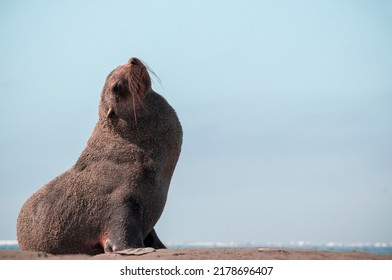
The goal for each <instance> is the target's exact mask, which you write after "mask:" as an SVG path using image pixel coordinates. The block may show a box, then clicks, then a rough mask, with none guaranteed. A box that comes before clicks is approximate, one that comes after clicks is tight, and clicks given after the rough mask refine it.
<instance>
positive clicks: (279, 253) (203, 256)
mask: <svg viewBox="0 0 392 280" xmlns="http://www.w3.org/2000/svg"><path fill="white" fill-rule="evenodd" d="M137 254H139V253H138V252H136V255H119V254H99V255H95V256H89V255H51V254H47V253H43V252H29V251H12V250H3V251H0V260H392V255H376V254H370V253H365V252H336V251H323V250H299V249H285V248H218V249H217V248H200V249H166V250H154V251H153V252H150V253H146V254H143V252H142V253H141V254H140V255H137Z"/></svg>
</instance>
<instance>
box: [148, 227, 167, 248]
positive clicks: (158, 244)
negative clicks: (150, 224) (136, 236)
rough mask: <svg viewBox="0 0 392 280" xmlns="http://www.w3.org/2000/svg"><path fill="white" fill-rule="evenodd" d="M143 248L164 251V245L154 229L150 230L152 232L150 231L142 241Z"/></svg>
mask: <svg viewBox="0 0 392 280" xmlns="http://www.w3.org/2000/svg"><path fill="white" fill-rule="evenodd" d="M144 246H146V247H153V248H155V249H166V246H165V244H163V243H162V241H161V240H160V239H159V237H158V235H157V234H156V232H155V230H154V229H152V231H150V233H149V234H147V236H146V238H145V239H144Z"/></svg>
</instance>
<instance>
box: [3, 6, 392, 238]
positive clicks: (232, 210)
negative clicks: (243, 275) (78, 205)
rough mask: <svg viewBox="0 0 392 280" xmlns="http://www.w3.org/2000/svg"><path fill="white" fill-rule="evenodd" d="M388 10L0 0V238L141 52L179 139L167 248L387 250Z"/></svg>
mask: <svg viewBox="0 0 392 280" xmlns="http://www.w3.org/2000/svg"><path fill="white" fill-rule="evenodd" d="M391 14H392V3H391V2H390V1H381V0H376V1H349V0H344V1H338V0H332V1H304V0H300V1H250V0H241V1H218V0H217V1H180V0H177V1H175V0H172V1H158V0H157V1H148V0H147V1H116V0H111V1H4V0H1V1H0V40H1V44H0V98H1V107H2V109H1V110H0V131H1V137H0V153H1V157H0V240H15V239H16V219H17V215H18V213H19V210H20V208H21V206H22V205H23V203H24V202H25V201H26V199H27V198H28V197H29V196H30V195H32V193H34V192H35V191H36V190H37V189H38V188H40V187H41V186H43V185H44V184H46V183H47V182H49V181H50V180H51V179H53V178H54V177H55V176H57V175H59V174H61V173H62V172H64V171H65V170H66V169H68V168H69V167H71V166H72V165H73V164H74V163H75V161H76V160H77V158H78V157H79V155H80V153H81V151H82V150H83V149H84V147H85V145H86V142H87V140H88V138H89V136H90V134H91V132H92V129H93V127H94V125H95V123H96V122H97V120H98V102H99V95H100V93H101V89H102V87H103V84H104V81H105V78H106V76H107V75H108V74H109V73H110V72H111V71H112V70H113V69H114V68H115V67H117V66H118V65H121V64H123V63H125V62H126V61H127V60H128V59H129V58H130V57H132V56H136V57H139V58H140V59H142V60H143V61H144V62H146V63H147V64H148V65H149V67H150V68H152V69H153V70H154V72H155V73H156V74H157V75H158V77H159V79H160V80H161V81H162V82H161V83H159V82H158V81H157V79H155V82H154V85H153V88H154V90H155V91H157V92H158V93H160V94H161V95H163V96H164V97H165V98H166V99H167V100H168V101H169V103H170V104H171V105H172V106H173V107H174V108H175V110H176V111H177V114H178V116H179V119H180V121H181V123H182V126H183V130H184V138H183V141H184V142H183V147H182V153H181V156H180V160H179V162H178V164H177V168H176V170H175V173H174V175H173V178H172V183H171V186H170V191H169V196H168V200H167V203H166V207H165V210H164V212H163V214H162V216H161V219H160V220H159V221H158V224H157V225H156V231H157V233H158V235H159V236H160V238H161V240H163V241H164V242H166V243H177V244H181V243H184V242H256V243H266V242H283V243H287V242H291V241H294V242H295V241H308V242H313V243H323V242H345V243H352V242H392V172H391V171H392V144H391V143H392V125H391V123H392V122H391V120H392V78H391V77H392V76H391V73H392V51H391V50H392V17H391Z"/></svg>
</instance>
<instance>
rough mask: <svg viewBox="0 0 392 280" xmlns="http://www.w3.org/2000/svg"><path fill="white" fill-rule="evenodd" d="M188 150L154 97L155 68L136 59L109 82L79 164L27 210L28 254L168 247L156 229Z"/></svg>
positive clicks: (22, 232) (21, 219)
mask: <svg viewBox="0 0 392 280" xmlns="http://www.w3.org/2000/svg"><path fill="white" fill-rule="evenodd" d="M150 71H151V70H150ZM151 72H152V71H151ZM152 73H153V72H152ZM181 145H182V128H181V124H180V121H179V120H178V117H177V114H176V112H175V111H174V109H173V108H172V107H171V106H170V105H169V104H168V102H167V101H166V100H165V99H164V98H163V97H162V96H160V95H159V94H158V93H156V92H155V91H153V90H152V88H151V79H150V76H149V69H147V67H146V66H145V65H144V64H143V63H142V62H141V61H140V60H139V59H138V58H131V59H129V61H128V62H127V63H125V64H124V65H121V66H119V67H117V68H116V69H114V70H113V71H112V72H111V73H110V74H109V75H108V77H107V78H106V82H105V85H104V87H103V90H102V93H101V97H100V104H99V119H98V122H97V124H96V126H95V128H94V130H93V132H92V135H91V136H90V138H89V140H88V142H87V146H86V148H85V149H84V150H83V152H82V154H81V155H80V157H79V159H78V160H77V161H76V163H75V164H74V165H73V166H72V167H71V168H70V169H68V170H67V171H65V172H64V173H62V174H61V175H59V176H58V177H56V178H54V179H53V180H52V181H50V182H49V183H47V184H46V185H44V186H43V187H42V188H40V189H39V190H38V191H36V192H35V193H34V194H33V195H32V196H31V197H30V198H29V199H28V200H27V201H26V202H25V204H24V205H23V207H22V209H21V211H20V213H19V216H18V220H17V238H18V243H19V246H20V248H21V250H31V251H44V252H47V253H52V254H91V255H93V254H99V253H103V252H116V251H122V250H126V249H129V248H142V247H153V248H165V245H164V244H163V243H162V242H161V241H160V240H159V238H158V236H157V234H156V233H155V230H154V226H155V224H156V222H157V221H158V219H159V217H160V216H161V214H162V211H163V208H164V206H165V203H166V198H167V193H168V190H169V184H170V181H171V177H172V175H173V172H174V168H175V166H176V164H177V160H178V158H179V155H180V152H181Z"/></svg>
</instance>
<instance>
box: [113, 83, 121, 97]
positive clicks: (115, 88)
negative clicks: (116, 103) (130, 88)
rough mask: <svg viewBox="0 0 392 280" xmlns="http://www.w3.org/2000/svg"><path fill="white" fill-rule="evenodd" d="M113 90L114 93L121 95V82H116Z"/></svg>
mask: <svg viewBox="0 0 392 280" xmlns="http://www.w3.org/2000/svg"><path fill="white" fill-rule="evenodd" d="M113 92H114V94H115V95H121V94H122V93H123V86H122V85H121V83H117V84H115V85H114V87H113Z"/></svg>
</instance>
